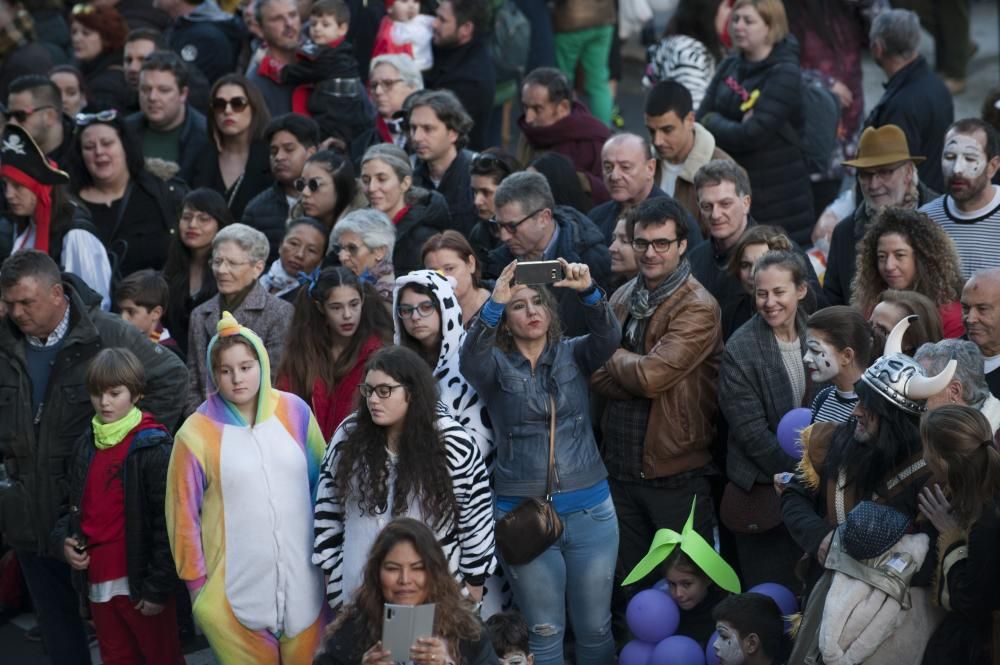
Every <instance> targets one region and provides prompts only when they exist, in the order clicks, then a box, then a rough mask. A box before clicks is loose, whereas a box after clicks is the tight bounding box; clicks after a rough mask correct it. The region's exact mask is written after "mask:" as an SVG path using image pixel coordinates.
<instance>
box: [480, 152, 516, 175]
mask: <svg viewBox="0 0 1000 665" xmlns="http://www.w3.org/2000/svg"><path fill="white" fill-rule="evenodd" d="M472 170H473V171H503V172H504V173H505V174H506V175H510V174H511V173H512V171H511V168H510V166H509V165H508V164H507V162H505V161H503V160H502V159H500V158H499V157H497V156H496V155H494V154H493V153H492V152H481V153H479V154H478V155H476V156H475V157H473V158H472Z"/></svg>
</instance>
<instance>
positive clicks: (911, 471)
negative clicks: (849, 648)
mask: <svg viewBox="0 0 1000 665" xmlns="http://www.w3.org/2000/svg"><path fill="white" fill-rule="evenodd" d="M910 318H911V317H908V318H906V319H903V320H902V321H900V322H899V323H898V324H897V325H896V327H895V328H894V329H893V330H892V332H891V333H890V334H889V337H888V339H887V340H886V344H885V354H884V355H883V356H882V357H881V358H879V359H878V360H876V361H875V363H874V364H873V365H872V366H871V367H869V368H868V369H867V370H865V373H864V374H863V375H862V378H861V381H859V382H858V383H857V386H856V389H855V390H856V392H857V394H858V397H859V402H858V404H857V406H856V407H855V409H854V417H853V418H852V419H851V420H849V421H847V422H846V423H842V424H834V423H817V424H815V425H813V426H812V427H810V428H808V429H806V430H804V431H803V432H802V447H803V454H802V460H801V462H800V463H799V469H798V473H796V474H795V476H794V478H791V479H788V478H786V477H784V474H779V475H778V476H776V477H775V486H776V489H777V490H778V491H779V492H780V494H781V511H782V516H783V518H784V521H785V525H786V526H787V527H788V531H789V533H790V534H791V536H792V538H793V539H794V540H795V541H796V543H798V545H799V546H800V547H802V549H803V550H804V551H805V552H806V554H807V555H808V557H809V563H808V567H807V569H806V571H805V572H806V584H807V589H808V590H810V591H811V590H812V589H813V587H815V589H816V593H818V594H825V593H826V592H827V591H828V590H829V576H826V577H824V579H823V580H822V581H821V580H820V576H821V575H822V574H823V568H824V564H826V563H827V556H828V555H829V554H830V551H831V541H832V540H833V538H834V534H835V533H836V532H837V531H838V527H839V526H840V525H842V524H844V523H845V522H847V521H848V513H850V512H851V511H852V509H854V508H855V507H856V506H858V505H859V504H861V503H862V502H873V503H875V504H878V505H881V506H885V507H889V508H892V509H894V510H896V511H898V512H899V513H900V514H901V515H902V516H904V518H908V519H909V520H910V521H911V522H912V521H913V520H915V519H916V518H917V516H918V515H919V514H920V513H919V509H918V503H917V499H918V495H919V493H920V490H921V489H922V488H923V487H924V485H925V484H926V483H927V482H928V481H930V480H931V476H932V473H931V470H930V469H929V468H928V467H927V464H926V462H925V461H924V459H923V447H922V445H921V441H920V415H921V414H922V413H923V412H925V411H926V400H927V398H929V397H931V396H933V395H936V394H937V393H939V392H940V391H941V390H943V389H944V388H945V387H946V386H947V385H948V383H949V382H950V381H951V379H952V377H953V375H954V374H955V369H956V367H957V363H956V361H955V360H951V361H949V362H948V364H947V365H946V366H945V368H944V369H943V370H942V371H941V372H940V373H938V374H936V375H935V376H928V375H927V372H926V370H925V369H924V368H923V366H921V365H920V364H919V363H918V362H916V361H915V360H913V359H912V358H910V357H909V356H907V355H904V354H903V353H902V351H901V344H902V340H903V335H904V334H905V333H906V329H907V328H908V327H909V325H910ZM917 530H918V531H925V532H927V533H928V535H930V536H931V542H933V538H934V536H935V535H936V534H934V533H933V529H932V527H930V525H928V524H926V522H924V523H922V524H918V525H917ZM838 554H840V553H838ZM933 558H934V557H933V556H932V555H930V554H928V556H927V559H926V560H925V561H924V565H923V566H922V567H921V568H920V571H919V572H917V573H916V575H915V576H913V578H912V581H911V585H912V586H915V587H920V586H927V584H928V583H929V582H930V575H931V571H932V570H933V568H934V566H933ZM866 581H867V580H866ZM817 583H819V584H817ZM911 591H912V589H911ZM819 599H820V600H822V598H819ZM924 601H926V598H923V599H922V600H920V601H918V600H917V599H916V598H915V599H914V605H917V604H918V602H920V603H922V602H924ZM828 607H829V605H828ZM921 612H922V610H921V611H920V612H916V613H914V615H912V616H914V617H916V616H917V615H918V614H920V616H923V615H922V614H921ZM806 614H807V615H809V614H810V609H809V608H808V607H807V610H806ZM804 625H805V621H804ZM811 630H818V624H811ZM832 630H837V631H839V630H840V627H834V628H832ZM800 636H801V633H800ZM812 637H815V635H814V634H812ZM804 639H805V640H806V641H808V640H809V639H810V637H809V635H807V636H805V637H804ZM925 639H926V636H925ZM900 662H904V661H900Z"/></svg>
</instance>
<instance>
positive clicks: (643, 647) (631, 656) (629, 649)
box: [618, 640, 656, 665]
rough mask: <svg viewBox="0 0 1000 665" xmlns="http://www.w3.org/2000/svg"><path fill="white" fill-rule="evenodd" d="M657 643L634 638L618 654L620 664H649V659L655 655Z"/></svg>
mask: <svg viewBox="0 0 1000 665" xmlns="http://www.w3.org/2000/svg"><path fill="white" fill-rule="evenodd" d="M655 648H656V645H655V644H646V643H645V642H640V641H639V640H632V641H631V642H629V643H628V644H626V645H625V646H624V647H622V652H621V653H620V654H618V665H649V659H650V658H652V657H653V649H655Z"/></svg>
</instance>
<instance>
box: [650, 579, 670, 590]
mask: <svg viewBox="0 0 1000 665" xmlns="http://www.w3.org/2000/svg"><path fill="white" fill-rule="evenodd" d="M653 588H654V589H656V590H657V591H662V592H663V593H670V582H668V581H667V580H666V579H662V580H659V581H658V582H657V583H656V584H654V585H653Z"/></svg>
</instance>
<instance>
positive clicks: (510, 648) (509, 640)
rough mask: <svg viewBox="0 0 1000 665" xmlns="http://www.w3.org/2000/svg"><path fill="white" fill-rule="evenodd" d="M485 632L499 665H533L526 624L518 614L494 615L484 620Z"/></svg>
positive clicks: (533, 658) (533, 657) (533, 656)
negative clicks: (487, 634)
mask: <svg viewBox="0 0 1000 665" xmlns="http://www.w3.org/2000/svg"><path fill="white" fill-rule="evenodd" d="M486 631H487V632H488V633H489V636H490V642H492V644H493V651H495V652H496V654H497V657H498V658H499V659H500V663H501V665H533V663H534V662H535V655H534V654H533V653H531V650H530V648H529V647H528V624H527V623H525V621H524V617H522V616H521V615H520V614H518V613H517V612H501V613H499V614H494V615H493V616H491V617H490V618H489V619H487V620H486Z"/></svg>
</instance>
